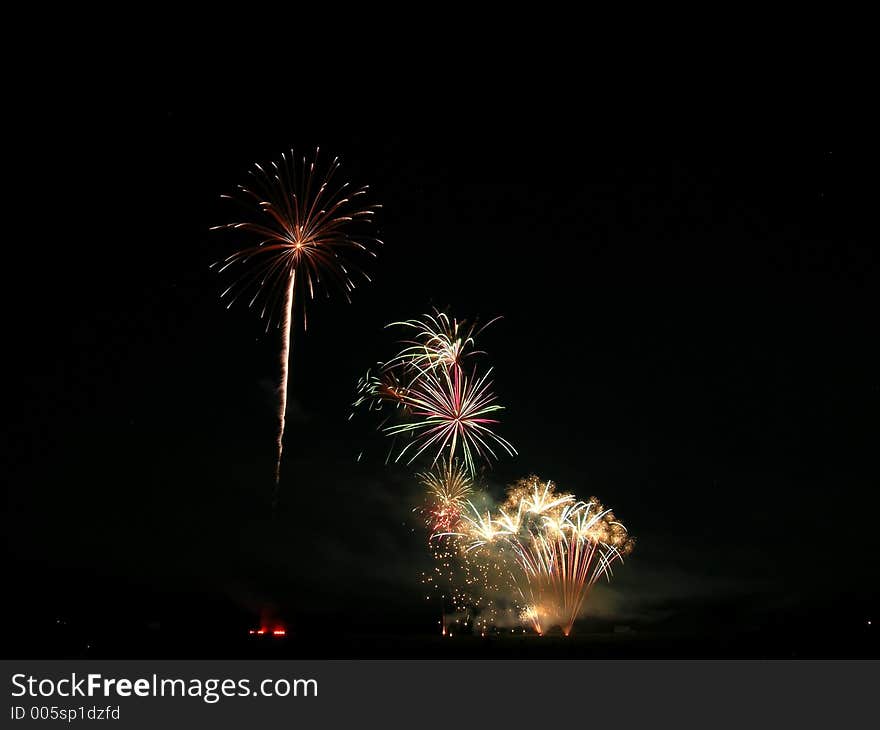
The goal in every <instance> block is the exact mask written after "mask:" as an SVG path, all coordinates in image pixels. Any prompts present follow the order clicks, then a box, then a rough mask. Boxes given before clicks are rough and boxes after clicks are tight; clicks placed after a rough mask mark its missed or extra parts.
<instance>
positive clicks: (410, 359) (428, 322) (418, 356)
mask: <svg viewBox="0 0 880 730" xmlns="http://www.w3.org/2000/svg"><path fill="white" fill-rule="evenodd" d="M498 319H500V318H499V317H496V318H495V319H493V320H491V321H490V322H487V323H486V324H484V325H483V326H482V327H479V328H478V326H477V324H476V323H474V324H469V323H468V322H467V321H462V322H459V321H458V320H457V319H452V318H450V317H449V315H447V314H446V313H445V312H440V311H438V310H436V309H435V310H434V313H433V314H423V315H422V317H421V318H420V319H408V320H406V321H403V322H392V323H391V324H389V325H388V327H407V328H409V329H412V330H414V331H415V332H414V334H413V338H412V339H410V340H404V341H403V342H402V343H401V344H402V345H405V347H404V348H403V349H402V350H401V351H400V352H399V353H398V354H397V356H396V357H394V358H393V359H392V360H391V361H389V362H388V363H387V364H388V365H389V366H391V367H394V366H395V365H397V364H402V365H405V366H407V367H412V368H414V369H415V370H417V371H418V370H425V369H433V368H435V367H443V368H451V367H462V363H463V362H464V359H465V358H466V357H469V356H471V355H485V354H486V353H484V352H482V351H480V350H476V349H475V348H476V337H477V336H478V335H479V334H480V333H481V332H482V331H483V330H484V329H486V327H488V326H489V325H491V324H492V322H496V321H498Z"/></svg>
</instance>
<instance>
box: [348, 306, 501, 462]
mask: <svg viewBox="0 0 880 730" xmlns="http://www.w3.org/2000/svg"><path fill="white" fill-rule="evenodd" d="M492 321H493V322H494V321H495V320H492ZM489 324H491V322H490V323H489ZM395 325H396V326H401V327H406V328H409V329H410V330H413V331H414V334H413V335H412V337H411V339H408V340H404V341H403V342H402V343H401V344H402V345H403V349H402V350H400V352H398V353H397V354H396V355H395V356H394V357H392V358H391V359H390V360H388V361H387V362H385V363H379V364H378V365H377V366H376V368H375V369H374V370H370V371H368V372H367V374H366V376H365V377H363V378H361V380H360V381H359V382H358V386H357V399H356V400H355V402H354V403H353V406H354V408H360V407H363V408H365V409H366V410H373V411H381V410H382V409H383V407H384V406H386V405H390V406H392V408H391V410H390V412H388V413H387V415H385V417H384V419H383V420H382V422H381V424H380V429H381V430H382V431H383V432H384V433H385V434H386V435H388V436H392V437H395V443H396V442H397V437H403V440H404V441H405V443H404V445H403V446H402V448H400V450H399V451H398V452H397V454H396V456H395V458H394V460H395V461H401V460H403V461H405V462H406V463H407V464H412V463H413V462H414V461H415V460H416V459H418V458H419V457H420V456H422V455H423V454H426V453H427V454H430V455H432V461H431V463H432V465H435V464H437V463H438V461H440V460H441V459H447V460H449V461H452V460H455V459H460V460H461V463H462V464H463V465H464V467H465V468H466V469H467V470H468V472H469V473H470V474H471V475H472V476H473V475H475V474H476V471H477V462H478V461H480V460H482V461H491V460H493V459H498V458H499V455H500V453H501V452H502V451H503V452H506V453H507V454H509V455H510V456H514V455H516V450H515V449H514V447H513V446H512V445H511V444H510V442H509V441H507V440H506V439H504V438H502V437H501V436H499V435H497V434H496V433H495V432H494V430H493V429H494V426H495V425H497V424H498V422H499V421H498V419H497V417H496V415H497V414H498V413H499V412H500V411H502V410H503V406H501V405H500V404H498V402H497V398H496V396H495V393H494V392H493V390H492V385H493V383H492V381H491V380H490V375H491V373H492V368H489V369H488V370H487V371H486V372H485V373H484V374H483V375H479V374H478V372H477V368H476V366H473V367H470V368H468V369H466V367H465V360H466V359H467V358H469V357H471V356H474V355H480V354H484V353H483V352H482V351H480V350H477V349H476V339H475V338H476V336H477V335H478V334H479V333H480V332H482V330H483V329H485V327H486V326H488V325H484V326H483V327H478V326H477V325H476V324H468V323H467V322H466V321H461V322H459V321H458V320H457V319H454V318H452V317H450V316H449V315H447V314H446V313H444V312H439V311H436V310H435V312H434V314H425V315H423V316H422V317H421V318H419V319H411V320H406V321H404V322H396V323H393V325H389V326H395ZM352 415H354V414H353V413H352ZM394 416H396V417H397V418H396V419H395V421H394V422H392V423H390V424H389V421H390V420H391V419H392V417H394ZM392 451H394V447H392ZM389 458H390V454H389Z"/></svg>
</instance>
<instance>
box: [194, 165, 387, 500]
mask: <svg viewBox="0 0 880 730" xmlns="http://www.w3.org/2000/svg"><path fill="white" fill-rule="evenodd" d="M319 152H320V150H316V151H315V156H314V158H313V159H312V160H311V161H307V160H306V158H305V157H302V158H297V156H296V155H295V154H294V152H293V150H291V151H290V153H289V154H287V153H284V154H282V155H281V160H279V161H277V162H271V163H269V164H267V165H265V166H264V165H260V164H255V165H254V167H253V169H252V170H251V171H250V176H251V182H250V183H249V184H248V186H244V185H239V186H238V189H237V193H236V194H235V195H224V196H222V197H223V198H225V199H228V200H231V201H234V202H237V203H238V204H239V205H240V206H241V209H242V217H241V218H240V219H239V220H238V221H236V222H232V223H226V224H223V225H219V226H214V227H213V228H212V229H211V230H229V231H235V232H239V233H242V234H246V235H248V236H249V237H250V238H251V239H252V240H253V243H252V244H251V245H249V246H246V247H245V248H242V249H240V250H238V251H236V252H235V253H233V254H231V255H230V256H228V257H226V258H225V259H223V260H222V261H220V262H218V263H216V264H214V265H213V268H216V269H217V270H218V271H220V272H225V271H226V270H227V269H230V268H233V267H236V266H240V265H246V268H245V271H244V273H243V274H242V275H241V276H240V277H239V278H237V279H235V280H234V281H233V283H232V284H230V285H229V287H228V288H227V289H226V290H225V291H224V292H223V294H222V295H221V296H222V298H224V299H228V304H227V307H229V306H232V304H233V303H234V302H235V301H237V300H239V299H243V300H246V301H247V302H248V307H249V308H253V307H254V306H255V305H258V306H259V309H260V317H261V318H262V319H264V320H265V321H266V330H267V331H268V330H269V328H270V327H271V326H272V325H273V324H277V325H278V326H279V327H280V329H281V357H280V369H281V374H280V380H279V389H278V394H279V403H278V435H277V438H276V454H277V456H276V463H275V485H276V491H277V486H278V482H279V479H280V476H281V455H282V451H283V446H284V428H285V413H286V410H287V387H288V373H289V364H290V350H291V345H292V331H293V327H294V319H295V316H296V313H297V312H299V313H300V315H301V319H302V323H303V329H305V328H306V326H307V314H306V310H307V307H306V301H307V300H312V299H314V298H315V294H316V292H318V291H319V290H320V289H321V288H322V287H324V285H327V284H330V285H335V286H336V287H337V288H339V289H341V290H342V292H343V294H344V296H345V298H346V299H347V300H348V301H351V299H350V294H351V292H352V291H353V290H354V288H355V286H356V283H357V280H358V279H365V280H367V281H369V276H367V274H365V273H364V272H362V271H361V270H360V269H359V268H357V267H355V266H354V264H352V263H351V262H350V261H349V257H350V256H351V254H357V253H363V254H367V255H370V256H375V255H376V252H375V248H376V246H378V245H381V241H379V239H377V238H373V237H368V236H365V235H362V234H361V233H359V232H358V228H359V226H358V224H359V223H361V222H369V221H371V220H372V218H373V216H374V214H375V212H376V210H377V209H378V208H379V207H380V206H378V205H369V204H367V203H366V202H364V200H365V196H366V195H367V190H368V189H367V187H362V188H359V189H353V188H350V187H349V184H348V183H341V184H339V183H337V182H336V181H335V179H334V178H335V177H336V173H337V172H338V170H339V166H340V165H339V158H336V159H334V160H333V161H332V162H330V163H329V164H328V165H326V166H322V164H320V161H319ZM300 160H301V162H300ZM325 290H327V292H328V295H329V289H326V287H325Z"/></svg>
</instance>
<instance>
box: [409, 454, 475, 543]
mask: <svg viewBox="0 0 880 730" xmlns="http://www.w3.org/2000/svg"><path fill="white" fill-rule="evenodd" d="M418 478H419V481H420V482H421V483H422V485H423V486H424V487H425V490H426V492H427V507H426V509H425V513H426V515H427V518H428V519H427V527H428V529H429V532H430V536H431V537H433V536H434V535H437V534H442V533H448V532H451V531H452V530H454V529H456V528H457V526H458V522H459V520H460V519H461V513H462V510H463V509H464V508H465V505H466V504H467V498H468V496H469V495H470V494H471V493H472V492H473V481H472V480H471V476H470V474H469V473H468V470H467V469H466V468H465V466H464V464H462V463H461V462H459V460H458V459H452V460H449V459H446V458H445V457H444V458H442V459H441V460H440V462H439V463H438V464H437V465H436V466H435V468H434V469H432V470H431V471H427V472H422V473H421V474H419V475H418ZM429 539H430V538H429Z"/></svg>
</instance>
